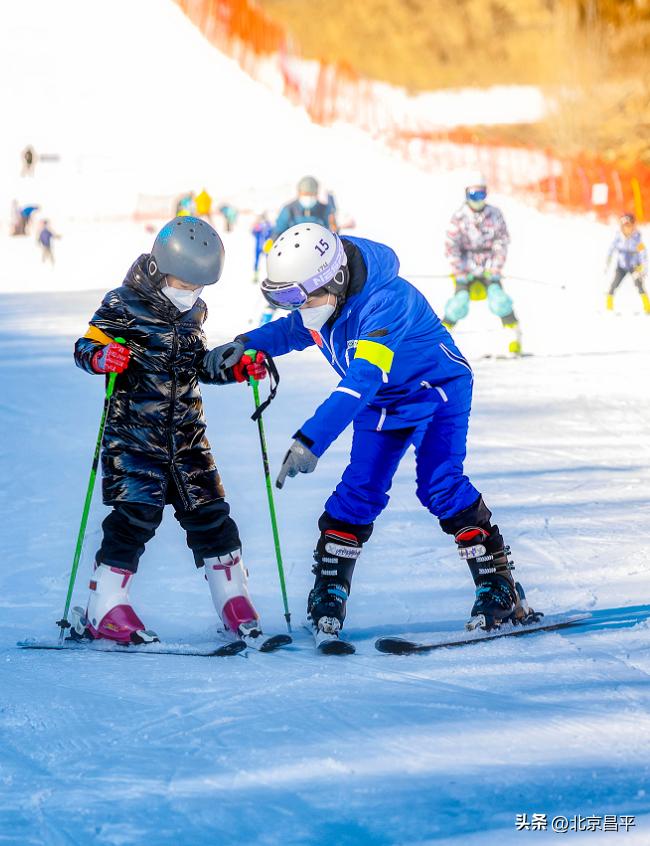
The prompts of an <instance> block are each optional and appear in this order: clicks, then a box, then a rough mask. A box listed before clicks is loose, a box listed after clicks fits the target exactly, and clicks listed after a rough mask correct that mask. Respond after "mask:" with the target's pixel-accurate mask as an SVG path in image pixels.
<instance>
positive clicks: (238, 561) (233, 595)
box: [205, 549, 265, 648]
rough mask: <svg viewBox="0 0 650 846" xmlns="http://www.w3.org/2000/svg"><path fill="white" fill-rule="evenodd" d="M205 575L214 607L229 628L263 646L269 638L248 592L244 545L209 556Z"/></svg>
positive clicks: (249, 640)
mask: <svg viewBox="0 0 650 846" xmlns="http://www.w3.org/2000/svg"><path fill="white" fill-rule="evenodd" d="M205 578H206V579H207V580H208V585H209V586H210V593H211V594H212V601H213V602H214V607H215V608H216V609H217V614H218V615H219V617H220V618H221V621H222V622H223V624H224V626H225V627H226V629H227V630H228V631H229V632H231V633H232V634H233V635H234V636H235V637H237V638H240V639H241V640H243V641H245V642H246V643H247V644H248V646H253V647H254V648H260V646H261V644H262V642H263V641H264V640H265V638H264V636H263V635H262V626H261V624H260V618H259V616H258V614H257V611H256V610H255V608H254V607H253V603H252V602H251V598H250V596H249V594H248V573H247V572H246V570H245V569H244V565H243V563H242V558H241V549H234V550H233V551H232V552H228V553H226V554H225V555H218V556H216V557H215V558H206V559H205ZM258 644H259V645H258Z"/></svg>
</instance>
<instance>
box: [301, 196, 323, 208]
mask: <svg viewBox="0 0 650 846" xmlns="http://www.w3.org/2000/svg"><path fill="white" fill-rule="evenodd" d="M298 200H299V202H300V205H301V206H302V207H303V209H313V208H314V206H315V205H316V203H317V202H318V197H312V196H310V195H308V194H302V195H301V196H300V197H298Z"/></svg>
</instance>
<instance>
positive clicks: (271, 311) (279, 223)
mask: <svg viewBox="0 0 650 846" xmlns="http://www.w3.org/2000/svg"><path fill="white" fill-rule="evenodd" d="M318 188H319V186H318V182H317V181H316V179H314V177H313V176H303V178H302V179H301V180H300V182H299V183H298V198H297V199H296V200H292V201H291V202H290V203H288V204H287V205H286V206H284V207H283V208H282V210H281V211H280V214H279V215H278V218H277V220H276V221H275V226H274V227H273V231H272V232H271V235H270V237H269V238H268V239H267V241H266V244H265V246H264V252H266V253H268V252H269V251H270V249H271V246H272V244H273V242H274V241H275V240H276V239H277V238H278V237H279V235H281V234H282V233H283V232H285V231H286V230H287V229H289V227H291V226H295V225H296V224H297V223H309V222H311V221H314V222H315V223H320V224H321V225H322V226H325V227H327V229H329V230H330V232H337V231H338V226H337V223H336V202H335V200H334V195H333V194H331V193H329V194H328V195H327V203H321V202H320V201H319V199H318ZM275 308H276V307H275V306H274V305H273V303H271V302H269V303H268V305H267V307H266V308H265V309H264V312H263V313H262V319H261V321H260V325H262V326H264V324H265V323H268V322H269V321H270V320H272V319H273V317H274V316H275Z"/></svg>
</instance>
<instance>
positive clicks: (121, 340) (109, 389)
mask: <svg viewBox="0 0 650 846" xmlns="http://www.w3.org/2000/svg"><path fill="white" fill-rule="evenodd" d="M113 341H114V343H116V344H126V340H125V339H124V338H113ZM116 379H117V373H109V376H108V385H107V386H106V399H110V398H111V397H112V396H113V390H114V388H115V380H116Z"/></svg>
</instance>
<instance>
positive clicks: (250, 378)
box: [244, 349, 259, 388]
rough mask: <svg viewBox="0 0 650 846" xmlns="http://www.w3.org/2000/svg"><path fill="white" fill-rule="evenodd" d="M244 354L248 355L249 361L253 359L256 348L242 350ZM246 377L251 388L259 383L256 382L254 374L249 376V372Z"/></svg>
mask: <svg viewBox="0 0 650 846" xmlns="http://www.w3.org/2000/svg"><path fill="white" fill-rule="evenodd" d="M244 355H247V356H249V357H250V359H251V361H255V356H256V355H257V350H252V349H251V350H244ZM247 377H248V384H249V385H250V386H251V387H253V388H254V387H255V385H258V384H259V383H258V381H257V379H256V378H255V377H254V376H251V375H250V374H247Z"/></svg>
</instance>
